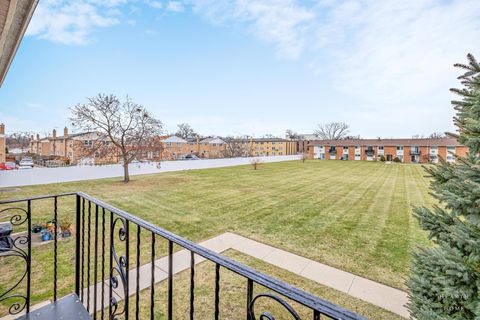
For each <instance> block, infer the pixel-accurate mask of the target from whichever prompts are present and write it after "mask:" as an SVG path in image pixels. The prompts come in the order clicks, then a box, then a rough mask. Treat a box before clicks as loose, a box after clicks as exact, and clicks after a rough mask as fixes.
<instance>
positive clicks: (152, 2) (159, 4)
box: [145, 0, 163, 9]
mask: <svg viewBox="0 0 480 320" xmlns="http://www.w3.org/2000/svg"><path fill="white" fill-rule="evenodd" d="M145 3H146V4H148V5H149V6H150V7H152V8H155V9H162V8H163V3H162V2H161V1H155V0H147V1H145Z"/></svg>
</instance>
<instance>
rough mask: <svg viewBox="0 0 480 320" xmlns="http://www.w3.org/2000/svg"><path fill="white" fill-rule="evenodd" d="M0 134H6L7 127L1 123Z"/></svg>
mask: <svg viewBox="0 0 480 320" xmlns="http://www.w3.org/2000/svg"><path fill="white" fill-rule="evenodd" d="M0 134H5V125H4V124H3V123H0Z"/></svg>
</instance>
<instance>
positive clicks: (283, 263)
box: [84, 232, 409, 318]
mask: <svg viewBox="0 0 480 320" xmlns="http://www.w3.org/2000/svg"><path fill="white" fill-rule="evenodd" d="M200 245H201V246H203V247H205V248H207V249H210V250H212V251H214V252H217V253H222V252H224V251H226V250H228V249H233V250H236V251H239V252H241V253H243V254H246V255H249V256H252V257H255V258H257V259H260V260H262V261H264V262H267V263H270V264H272V265H274V266H276V267H279V268H282V269H285V270H288V271H290V272H292V273H294V274H297V275H299V276H302V277H304V278H307V279H309V280H312V281H315V282H317V283H319V284H321V285H324V286H328V287H330V288H333V289H335V290H338V291H341V292H344V293H346V294H349V295H351V296H353V297H355V298H358V299H361V300H364V301H366V302H368V303H371V304H373V305H376V306H379V307H381V308H383V309H386V310H388V311H391V312H393V313H396V314H398V315H400V316H402V317H405V318H408V317H409V313H408V310H407V308H406V307H405V305H406V303H407V302H408V299H407V293H406V292H403V291H400V290H398V289H395V288H392V287H389V286H386V285H383V284H381V283H378V282H375V281H372V280H369V279H366V278H362V277H359V276H357V275H354V274H352V273H349V272H345V271H342V270H339V269H335V268H332V267H330V266H327V265H325V264H322V263H319V262H316V261H313V260H310V259H307V258H304V257H301V256H299V255H296V254H292V253H290V252H287V251H285V250H281V249H277V248H275V247H272V246H269V245H266V244H263V243H260V242H258V241H254V240H251V239H248V238H245V237H243V236H240V235H237V234H234V233H230V232H226V233H224V234H221V235H219V236H217V237H214V238H211V239H209V240H206V241H204V242H201V243H200ZM202 261H205V259H204V258H202V257H200V256H197V255H196V256H195V263H196V264H198V263H200V262H202ZM188 268H190V252H189V251H188V250H181V251H178V252H176V253H174V254H173V273H174V274H176V273H179V272H181V271H184V270H187V269H188ZM136 274H137V270H136V269H133V270H130V272H129V293H128V294H129V296H130V295H133V294H135V291H136V285H137V284H136ZM150 275H151V264H150V263H148V264H145V265H143V266H141V267H140V281H139V287H140V290H143V289H146V288H148V287H150V283H151V277H150ZM167 275H168V257H162V258H160V259H158V260H156V261H155V283H158V282H161V281H164V280H165V279H167ZM101 290H102V283H101V282H100V283H97V311H99V310H100V307H101V297H100V296H101V294H100V293H101ZM93 291H94V286H93V285H92V286H90V306H91V307H90V311H91V313H92V312H93ZM105 292H106V294H105V297H104V298H105V300H104V305H105V306H108V294H107V293H108V281H105ZM115 296H116V298H117V300H118V301H120V300H122V299H123V298H124V294H123V287H122V285H121V282H120V283H119V288H117V289H115ZM86 299H87V290H86V289H85V290H84V300H85V301H86Z"/></svg>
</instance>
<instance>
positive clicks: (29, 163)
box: [19, 158, 33, 167]
mask: <svg viewBox="0 0 480 320" xmlns="http://www.w3.org/2000/svg"><path fill="white" fill-rule="evenodd" d="M19 165H20V167H22V166H27V167H33V160H32V158H23V159H22V160H20V163H19Z"/></svg>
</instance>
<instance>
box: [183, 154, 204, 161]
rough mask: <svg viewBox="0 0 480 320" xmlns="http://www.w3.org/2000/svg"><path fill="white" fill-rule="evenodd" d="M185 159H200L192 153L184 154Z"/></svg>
mask: <svg viewBox="0 0 480 320" xmlns="http://www.w3.org/2000/svg"><path fill="white" fill-rule="evenodd" d="M185 160H200V158H199V157H197V156H196V155H194V154H187V155H186V156H185Z"/></svg>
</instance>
